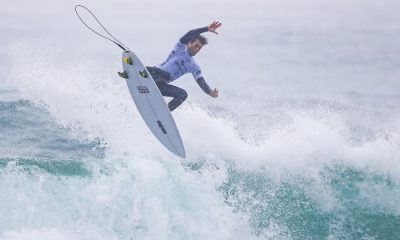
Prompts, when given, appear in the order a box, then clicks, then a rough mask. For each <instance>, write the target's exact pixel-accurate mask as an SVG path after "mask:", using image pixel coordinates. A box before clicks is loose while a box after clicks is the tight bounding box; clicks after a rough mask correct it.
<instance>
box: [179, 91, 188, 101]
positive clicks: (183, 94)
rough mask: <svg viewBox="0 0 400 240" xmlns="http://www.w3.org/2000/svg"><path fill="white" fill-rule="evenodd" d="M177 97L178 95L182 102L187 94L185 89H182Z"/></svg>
mask: <svg viewBox="0 0 400 240" xmlns="http://www.w3.org/2000/svg"><path fill="white" fill-rule="evenodd" d="M179 97H180V99H182V102H183V101H185V100H186V98H187V97H188V94H187V92H186V91H185V90H183V89H182V90H181V92H180V93H179Z"/></svg>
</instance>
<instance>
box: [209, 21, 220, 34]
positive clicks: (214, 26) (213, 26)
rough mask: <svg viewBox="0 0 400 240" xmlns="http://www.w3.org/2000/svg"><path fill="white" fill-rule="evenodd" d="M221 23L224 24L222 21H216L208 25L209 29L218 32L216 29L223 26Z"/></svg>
mask: <svg viewBox="0 0 400 240" xmlns="http://www.w3.org/2000/svg"><path fill="white" fill-rule="evenodd" d="M221 25H222V23H220V22H216V21H214V22H213V23H211V24H210V26H208V27H207V28H208V31H209V32H212V33H215V34H218V33H217V32H216V31H215V30H216V29H217V28H219V27H221Z"/></svg>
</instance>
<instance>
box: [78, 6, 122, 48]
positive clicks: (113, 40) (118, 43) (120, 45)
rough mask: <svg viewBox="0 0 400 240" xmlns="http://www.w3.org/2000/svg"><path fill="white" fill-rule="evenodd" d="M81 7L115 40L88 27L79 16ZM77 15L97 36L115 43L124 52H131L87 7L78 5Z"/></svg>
mask: <svg viewBox="0 0 400 240" xmlns="http://www.w3.org/2000/svg"><path fill="white" fill-rule="evenodd" d="M79 7H80V8H83V9H85V10H86V11H88V12H89V13H90V14H91V15H92V17H93V18H94V19H95V20H96V21H97V23H98V24H99V25H100V26H101V27H102V28H103V29H104V31H105V32H106V33H107V34H108V35H109V36H110V37H111V38H113V39H111V38H109V37H106V36H104V35H102V34H100V33H98V32H97V31H95V30H94V29H93V28H91V27H89V25H87V24H86V22H85V21H84V20H83V19H82V18H81V16H80V15H79V13H78V8H79ZM75 13H76V15H77V16H78V18H79V20H81V22H82V23H83V24H84V25H85V26H86V27H87V28H89V29H90V30H91V31H92V32H94V33H95V34H97V35H99V36H100V37H102V38H105V39H107V40H109V41H111V42H113V43H115V44H116V45H117V46H118V47H120V48H121V49H122V50H124V51H126V50H129V48H128V47H127V46H125V45H124V44H123V43H122V42H120V41H119V40H118V39H117V38H115V37H114V36H113V35H112V34H111V33H110V32H109V31H108V30H107V29H106V28H105V27H104V26H103V24H101V22H100V21H99V20H98V19H97V17H96V16H95V15H94V14H93V13H92V12H91V11H90V10H89V9H88V8H87V7H85V6H83V5H76V6H75Z"/></svg>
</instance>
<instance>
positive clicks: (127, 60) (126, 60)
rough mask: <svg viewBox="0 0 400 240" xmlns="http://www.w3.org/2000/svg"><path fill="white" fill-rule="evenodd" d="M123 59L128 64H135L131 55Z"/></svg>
mask: <svg viewBox="0 0 400 240" xmlns="http://www.w3.org/2000/svg"><path fill="white" fill-rule="evenodd" d="M122 61H123V62H124V63H126V64H129V65H133V62H132V59H131V58H130V57H124V58H122Z"/></svg>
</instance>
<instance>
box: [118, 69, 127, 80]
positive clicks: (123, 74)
mask: <svg viewBox="0 0 400 240" xmlns="http://www.w3.org/2000/svg"><path fill="white" fill-rule="evenodd" d="M118 75H119V76H120V77H122V78H125V79H127V78H128V74H127V73H126V72H125V71H123V72H118Z"/></svg>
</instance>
